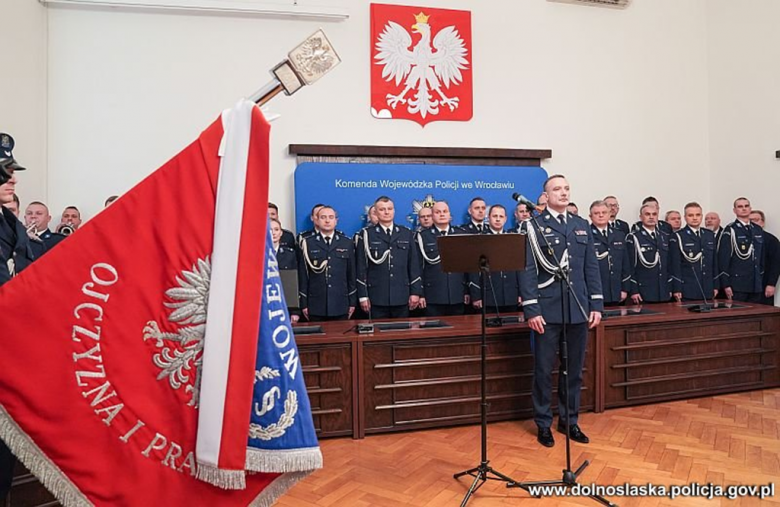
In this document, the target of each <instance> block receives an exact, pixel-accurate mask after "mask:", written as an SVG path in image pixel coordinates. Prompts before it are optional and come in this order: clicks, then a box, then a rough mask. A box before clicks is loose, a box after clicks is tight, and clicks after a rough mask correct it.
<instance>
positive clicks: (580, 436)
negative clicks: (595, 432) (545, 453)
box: [558, 424, 590, 444]
mask: <svg viewBox="0 0 780 507" xmlns="http://www.w3.org/2000/svg"><path fill="white" fill-rule="evenodd" d="M558 433H563V434H564V435H565V434H566V426H565V425H563V424H558ZM569 437H571V439H572V440H574V441H575V442H579V443H581V444H587V443H589V442H590V439H589V438H588V435H586V434H585V433H583V432H582V430H581V429H580V427H579V425H577V424H572V425H571V426H569Z"/></svg>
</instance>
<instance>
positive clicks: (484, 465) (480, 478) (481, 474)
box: [453, 259, 515, 507]
mask: <svg viewBox="0 0 780 507" xmlns="http://www.w3.org/2000/svg"><path fill="white" fill-rule="evenodd" d="M480 267H481V268H482V269H481V270H480V282H481V284H482V302H483V304H482V337H481V341H480V351H481V358H480V370H481V373H482V375H481V377H482V378H481V379H480V380H481V382H480V398H481V403H480V416H481V417H480V430H481V433H480V448H481V449H480V450H481V458H482V459H481V461H480V463H479V465H478V466H476V467H474V468H469V469H468V470H464V471H463V472H458V473H456V474H454V475H453V478H455V479H458V478H459V477H463V476H464V475H471V476H473V477H474V482H472V483H471V486H470V487H469V490H468V491H467V492H466V496H465V497H463V501H462V502H461V504H460V507H466V504H467V503H468V501H469V500H470V499H471V497H472V495H473V494H474V493H476V491H477V490H478V489H479V488H481V487H482V485H483V484H485V482H487V481H488V480H492V481H504V482H507V483H514V482H515V481H514V479H512V478H510V477H507V476H506V475H504V474H502V473H500V472H497V471H495V470H493V468H491V467H490V465H489V463H490V462H489V461H488V456H487V410H488V402H487V334H486V330H485V320H486V318H487V316H486V314H485V305H484V302H485V301H486V299H485V292H486V290H485V276H489V274H487V275H486V273H489V267H488V265H487V260H486V259H485V260H484V263H483V264H481V266H480ZM488 474H493V475H494V476H495V477H490V476H489V475H488Z"/></svg>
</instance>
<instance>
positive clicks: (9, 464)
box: [0, 440, 16, 505]
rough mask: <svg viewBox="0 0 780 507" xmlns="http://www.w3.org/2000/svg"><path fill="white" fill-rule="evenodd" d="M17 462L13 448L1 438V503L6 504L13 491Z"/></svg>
mask: <svg viewBox="0 0 780 507" xmlns="http://www.w3.org/2000/svg"><path fill="white" fill-rule="evenodd" d="M15 464H16V456H14V455H13V454H12V453H11V449H9V448H8V447H7V446H6V445H5V442H3V441H2V440H0V505H5V499H6V497H7V496H8V492H9V491H11V481H12V480H13V477H14V465H15Z"/></svg>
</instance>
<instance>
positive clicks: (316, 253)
mask: <svg viewBox="0 0 780 507" xmlns="http://www.w3.org/2000/svg"><path fill="white" fill-rule="evenodd" d="M337 221H338V216H337V215H336V210H334V209H333V208H331V207H330V206H323V207H322V208H320V214H319V223H320V231H319V232H318V233H317V234H315V235H314V236H312V237H310V238H308V239H304V240H303V242H302V244H301V263H300V265H299V266H300V267H299V276H298V279H299V290H300V300H301V310H302V312H303V315H304V316H305V317H307V318H308V319H309V320H310V321H312V322H317V321H328V320H346V319H349V318H350V317H352V314H353V313H354V312H355V305H356V304H357V287H356V274H355V273H356V266H355V245H354V244H353V243H352V240H350V239H349V238H348V237H346V236H344V235H343V234H340V233H338V232H336V223H337Z"/></svg>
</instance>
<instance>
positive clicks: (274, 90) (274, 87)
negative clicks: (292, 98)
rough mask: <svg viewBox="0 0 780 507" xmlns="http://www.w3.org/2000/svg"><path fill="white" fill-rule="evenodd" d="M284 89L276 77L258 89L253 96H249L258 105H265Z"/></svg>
mask: <svg viewBox="0 0 780 507" xmlns="http://www.w3.org/2000/svg"><path fill="white" fill-rule="evenodd" d="M282 91H284V86H282V84H281V83H280V82H279V81H277V80H276V79H274V80H272V81H269V82H268V83H267V84H266V85H265V86H263V87H262V88H260V89H259V90H257V91H256V92H255V93H253V94H252V96H251V97H249V100H251V101H252V102H254V103H255V104H257V105H258V106H263V105H265V104H266V103H267V102H269V101H270V100H271V99H272V98H274V97H276V96H277V95H279V93H280V92H282Z"/></svg>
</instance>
